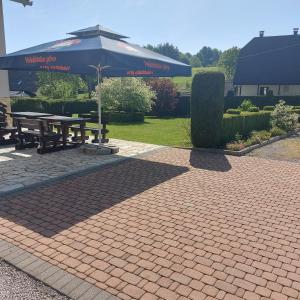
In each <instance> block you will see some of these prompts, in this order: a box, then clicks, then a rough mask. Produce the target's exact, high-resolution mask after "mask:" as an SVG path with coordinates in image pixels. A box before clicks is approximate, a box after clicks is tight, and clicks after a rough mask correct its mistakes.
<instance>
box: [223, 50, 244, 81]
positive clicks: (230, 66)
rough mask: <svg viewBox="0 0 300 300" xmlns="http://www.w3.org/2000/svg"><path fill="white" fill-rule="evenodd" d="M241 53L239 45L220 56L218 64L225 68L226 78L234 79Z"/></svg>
mask: <svg viewBox="0 0 300 300" xmlns="http://www.w3.org/2000/svg"><path fill="white" fill-rule="evenodd" d="M239 53H240V49H239V48H238V47H232V48H230V49H228V50H226V51H224V52H223V53H222V55H221V56H220V59H219V63H218V66H219V67H220V68H221V69H223V71H224V73H225V76H226V79H233V77H234V74H235V70H236V65H237V61H238V57H239Z"/></svg>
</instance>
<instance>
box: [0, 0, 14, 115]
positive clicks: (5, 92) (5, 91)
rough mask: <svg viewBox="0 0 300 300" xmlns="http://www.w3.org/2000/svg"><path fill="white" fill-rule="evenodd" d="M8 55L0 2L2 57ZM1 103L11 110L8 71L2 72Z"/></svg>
mask: <svg viewBox="0 0 300 300" xmlns="http://www.w3.org/2000/svg"><path fill="white" fill-rule="evenodd" d="M5 54H6V46H5V32H4V17H3V5H2V0H0V55H1V56H2V55H5ZM0 102H2V103H3V104H5V105H7V111H10V110H11V106H10V98H9V81H8V71H4V70H0Z"/></svg>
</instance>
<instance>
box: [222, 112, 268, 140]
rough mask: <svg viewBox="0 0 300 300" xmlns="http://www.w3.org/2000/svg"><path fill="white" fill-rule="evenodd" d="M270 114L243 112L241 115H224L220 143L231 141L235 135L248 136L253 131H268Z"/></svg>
mask: <svg viewBox="0 0 300 300" xmlns="http://www.w3.org/2000/svg"><path fill="white" fill-rule="evenodd" d="M270 121H271V112H265V111H264V112H254V113H250V112H243V113H242V114H241V115H224V117H223V128H222V143H227V142H230V141H232V140H233V139H234V138H235V136H236V134H237V133H239V134H241V135H243V136H247V135H249V134H250V133H251V132H252V131H254V130H265V129H270V123H271V122H270Z"/></svg>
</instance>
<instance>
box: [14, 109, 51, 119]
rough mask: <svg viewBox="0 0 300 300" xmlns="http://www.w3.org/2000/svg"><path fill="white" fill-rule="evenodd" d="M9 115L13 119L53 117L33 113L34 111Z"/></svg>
mask: <svg viewBox="0 0 300 300" xmlns="http://www.w3.org/2000/svg"><path fill="white" fill-rule="evenodd" d="M9 114H10V115H11V116H12V117H25V118H40V117H47V116H52V115H51V114H47V113H39V112H32V111H22V112H10V113H9Z"/></svg>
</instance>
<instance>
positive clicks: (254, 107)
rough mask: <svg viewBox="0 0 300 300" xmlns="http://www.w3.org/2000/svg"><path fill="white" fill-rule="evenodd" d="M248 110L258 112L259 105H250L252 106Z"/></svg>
mask: <svg viewBox="0 0 300 300" xmlns="http://www.w3.org/2000/svg"><path fill="white" fill-rule="evenodd" d="M248 111H249V112H259V107H257V106H252V107H250V108H249V110H248Z"/></svg>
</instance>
